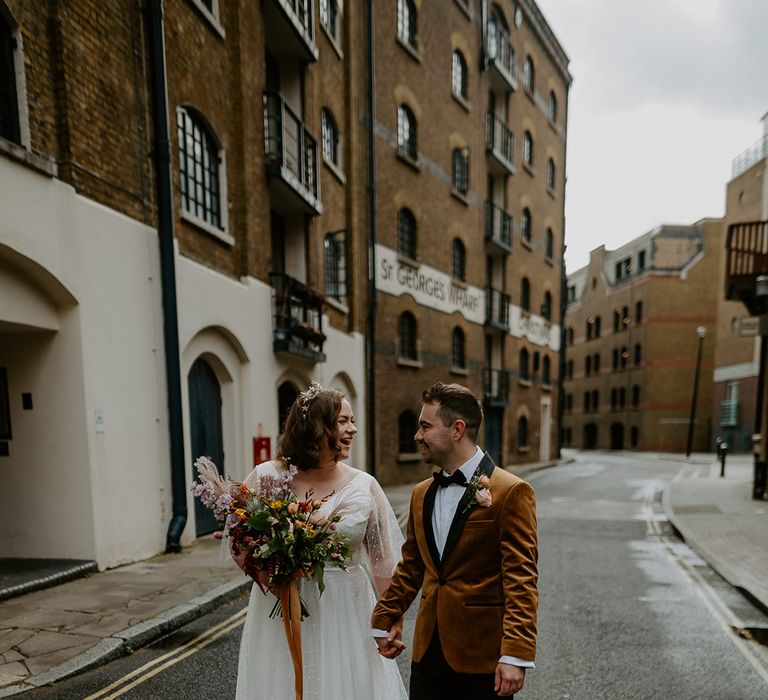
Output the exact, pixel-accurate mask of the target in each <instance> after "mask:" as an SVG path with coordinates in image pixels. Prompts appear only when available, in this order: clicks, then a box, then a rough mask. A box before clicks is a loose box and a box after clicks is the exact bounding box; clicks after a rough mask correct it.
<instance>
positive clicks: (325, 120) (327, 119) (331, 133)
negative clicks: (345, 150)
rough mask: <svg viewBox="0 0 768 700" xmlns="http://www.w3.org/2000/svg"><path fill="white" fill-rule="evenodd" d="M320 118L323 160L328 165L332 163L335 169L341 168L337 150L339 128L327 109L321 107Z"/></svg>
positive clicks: (339, 155) (339, 151)
mask: <svg viewBox="0 0 768 700" xmlns="http://www.w3.org/2000/svg"><path fill="white" fill-rule="evenodd" d="M321 117H322V135H323V158H325V160H327V161H328V162H329V163H333V165H335V166H336V167H337V168H340V167H341V150H340V149H339V127H338V126H337V124H336V120H335V119H334V117H333V112H331V110H330V109H328V107H323V111H322V114H321Z"/></svg>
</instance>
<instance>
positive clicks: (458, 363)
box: [451, 326, 467, 369]
mask: <svg viewBox="0 0 768 700" xmlns="http://www.w3.org/2000/svg"><path fill="white" fill-rule="evenodd" d="M466 366H467V356H466V352H465V342H464V331H463V330H462V329H461V328H459V327H458V326H457V327H456V328H454V329H453V332H452V333H451V367H454V368H455V369H465V368H466Z"/></svg>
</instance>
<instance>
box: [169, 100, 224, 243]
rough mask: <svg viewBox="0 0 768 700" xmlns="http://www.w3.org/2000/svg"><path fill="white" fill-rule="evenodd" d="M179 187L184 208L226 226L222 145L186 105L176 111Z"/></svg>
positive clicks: (205, 220)
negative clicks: (222, 216)
mask: <svg viewBox="0 0 768 700" xmlns="http://www.w3.org/2000/svg"><path fill="white" fill-rule="evenodd" d="M176 127H177V130H178V138H179V189H180V190H181V206H182V208H183V209H184V211H186V212H188V213H189V214H192V215H193V216H195V217H197V218H198V219H201V220H202V221H204V222H205V223H207V224H210V225H211V226H215V227H216V228H219V229H223V228H224V227H223V225H222V219H221V182H220V173H219V164H220V157H219V149H218V146H217V145H216V141H215V139H214V138H213V136H212V135H211V133H210V132H209V131H208V129H207V128H206V126H205V125H204V124H203V121H202V119H200V118H199V117H198V116H197V115H195V114H194V113H193V112H191V111H190V110H187V109H179V110H178V112H177V113H176Z"/></svg>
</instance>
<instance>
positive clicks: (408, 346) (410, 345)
mask: <svg viewBox="0 0 768 700" xmlns="http://www.w3.org/2000/svg"><path fill="white" fill-rule="evenodd" d="M398 326H399V330H400V333H399V336H400V337H399V348H398V349H399V356H400V358H401V359H403V360H418V359H419V356H418V350H417V348H416V319H415V318H414V316H413V314H412V313H411V312H410V311H405V312H404V313H402V314H400V322H399V324H398Z"/></svg>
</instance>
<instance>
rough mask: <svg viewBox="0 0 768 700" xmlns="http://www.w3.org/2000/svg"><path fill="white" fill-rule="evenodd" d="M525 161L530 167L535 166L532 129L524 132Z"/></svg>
mask: <svg viewBox="0 0 768 700" xmlns="http://www.w3.org/2000/svg"><path fill="white" fill-rule="evenodd" d="M523 162H524V163H525V164H526V165H527V166H528V167H531V168H532V167H533V136H531V132H530V131H526V132H525V134H523Z"/></svg>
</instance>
